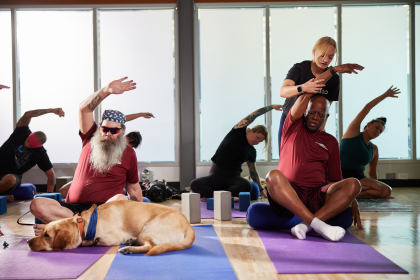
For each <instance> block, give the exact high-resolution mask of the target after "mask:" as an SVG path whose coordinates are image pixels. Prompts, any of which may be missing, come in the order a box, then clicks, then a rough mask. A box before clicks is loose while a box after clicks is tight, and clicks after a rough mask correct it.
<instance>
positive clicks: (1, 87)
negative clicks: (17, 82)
mask: <svg viewBox="0 0 420 280" xmlns="http://www.w3.org/2000/svg"><path fill="white" fill-rule="evenodd" d="M4 88H10V87H8V86H5V85H0V90H2V89H4Z"/></svg>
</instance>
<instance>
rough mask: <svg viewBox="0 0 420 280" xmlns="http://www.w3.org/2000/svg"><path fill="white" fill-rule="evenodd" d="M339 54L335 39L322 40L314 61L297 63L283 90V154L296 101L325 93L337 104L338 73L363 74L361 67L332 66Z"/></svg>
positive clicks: (281, 92)
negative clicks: (305, 95) (285, 128)
mask: <svg viewBox="0 0 420 280" xmlns="http://www.w3.org/2000/svg"><path fill="white" fill-rule="evenodd" d="M336 53H337V44H336V42H335V40H334V39H333V38H331V37H322V38H320V39H318V41H317V42H316V43H315V45H314V47H313V49H312V54H313V59H312V61H310V60H305V61H302V62H300V63H296V64H295V65H293V67H292V68H290V70H289V72H288V73H287V76H286V79H285V80H284V82H283V85H282V86H281V88H280V96H281V97H284V98H286V100H285V102H284V107H283V113H282V116H281V119H280V127H279V152H280V146H281V134H282V129H283V124H284V121H285V119H286V117H287V114H288V113H289V110H290V108H292V106H293V104H294V103H295V101H296V99H297V98H298V97H299V96H300V95H301V94H303V93H321V94H323V95H325V97H326V98H327V99H328V100H329V101H330V103H332V102H333V101H337V100H338V97H339V90H340V77H339V76H338V75H337V73H349V74H351V73H355V74H357V72H356V70H359V71H360V70H363V68H364V67H363V66H360V65H358V64H349V63H347V64H342V65H337V66H329V65H330V63H331V61H332V60H333V58H334V56H335V54H336Z"/></svg>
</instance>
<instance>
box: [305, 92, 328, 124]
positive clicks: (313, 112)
mask: <svg viewBox="0 0 420 280" xmlns="http://www.w3.org/2000/svg"><path fill="white" fill-rule="evenodd" d="M329 109H330V102H329V101H328V100H327V99H326V98H325V97H324V96H322V95H314V96H312V97H311V100H310V101H309V103H308V107H307V108H306V112H305V125H306V128H307V129H308V130H309V131H311V132H316V131H319V130H320V129H321V128H322V126H323V125H324V123H325V121H326V120H327V117H328V111H329Z"/></svg>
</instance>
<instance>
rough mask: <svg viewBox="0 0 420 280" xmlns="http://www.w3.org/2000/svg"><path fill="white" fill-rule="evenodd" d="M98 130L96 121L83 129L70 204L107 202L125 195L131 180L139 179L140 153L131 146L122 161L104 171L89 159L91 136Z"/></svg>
mask: <svg viewBox="0 0 420 280" xmlns="http://www.w3.org/2000/svg"><path fill="white" fill-rule="evenodd" d="M96 129H97V125H96V123H94V124H93V126H92V127H91V128H90V129H89V131H88V132H86V134H82V133H81V132H80V131H79V135H80V138H82V152H81V154H80V158H79V162H78V164H77V168H76V171H75V172H74V178H73V182H72V183H71V187H70V189H69V191H68V193H67V197H66V202H68V203H86V202H95V203H96V202H106V201H107V200H108V199H110V198H111V197H113V196H114V195H116V194H123V189H124V186H125V185H126V184H127V183H130V184H135V183H138V182H139V177H138V171H137V157H136V153H135V152H134V150H133V148H131V147H129V146H127V147H126V148H125V150H124V152H123V154H122V157H121V163H119V164H117V165H115V166H113V167H111V169H110V170H108V171H106V172H104V173H99V172H95V171H94V170H93V168H92V164H91V163H90V162H89V156H90V151H91V146H90V139H91V138H92V136H93V134H94V133H95V131H96Z"/></svg>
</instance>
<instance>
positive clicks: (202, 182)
mask: <svg viewBox="0 0 420 280" xmlns="http://www.w3.org/2000/svg"><path fill="white" fill-rule="evenodd" d="M191 189H192V190H193V191H194V192H196V193H199V194H200V197H213V191H230V192H231V193H232V196H239V193H240V192H250V191H251V183H250V182H249V181H248V180H247V179H245V178H242V177H241V176H238V175H232V174H229V173H227V172H226V171H224V170H222V169H220V168H218V167H217V166H216V165H215V164H213V165H212V167H211V169H210V175H209V176H206V177H201V178H197V179H195V180H193V181H192V182H191Z"/></svg>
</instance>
